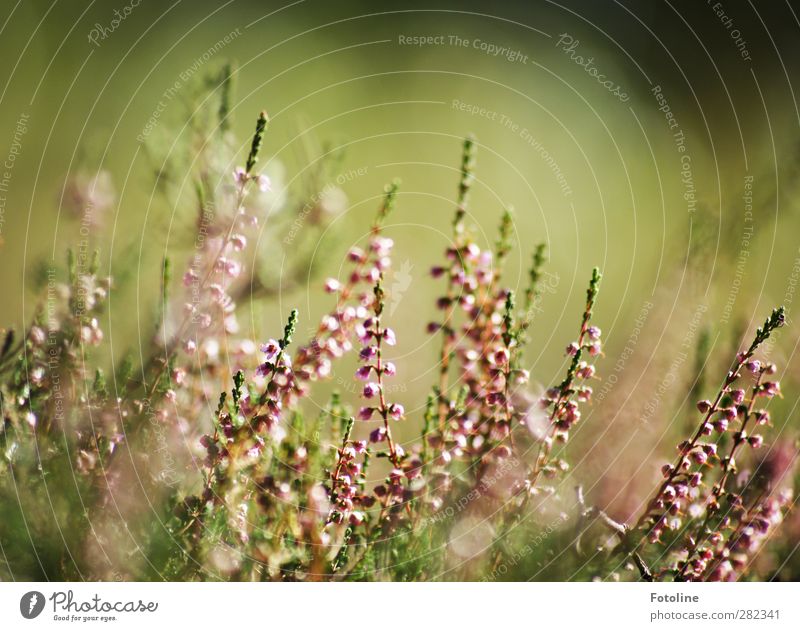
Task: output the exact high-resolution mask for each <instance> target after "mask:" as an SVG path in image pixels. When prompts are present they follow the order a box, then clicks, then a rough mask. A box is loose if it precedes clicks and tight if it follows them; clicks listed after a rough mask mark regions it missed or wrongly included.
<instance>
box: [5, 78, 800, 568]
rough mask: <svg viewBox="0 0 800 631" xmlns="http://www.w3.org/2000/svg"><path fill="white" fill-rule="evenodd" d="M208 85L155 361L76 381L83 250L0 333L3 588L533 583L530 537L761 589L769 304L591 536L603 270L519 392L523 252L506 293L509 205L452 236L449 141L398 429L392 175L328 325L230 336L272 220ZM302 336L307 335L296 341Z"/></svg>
mask: <svg viewBox="0 0 800 631" xmlns="http://www.w3.org/2000/svg"><path fill="white" fill-rule="evenodd" d="M230 80H231V73H230V70H229V69H228V71H227V72H224V73H223V76H222V79H221V81H222V85H223V87H224V88H225V89H223V90H222V93H223V101H222V104H221V105H220V107H219V115H220V116H221V119H220V121H219V130H217V132H218V133H217V132H215V134H216V136H215V138H216V139H215V140H214V142H215V143H218V144H211V145H209V147H210V148H207V147H206V145H208V143H209V142H210V140H209V139H208V138H206V139H205V140H206V142H204V143H202V144H201V146H203V147H204V148H203V149H202V150H201V154H202V155H201V156H200V159H198V161H197V164H198V165H199V166H198V167H197V173H196V176H197V186H196V190H195V193H196V197H197V198H196V199H195V201H194V203H195V204H196V208H197V209H198V210H197V217H196V222H195V224H194V236H195V238H196V239H195V240H196V244H197V245H196V247H195V249H194V254H193V255H192V256H191V257H189V260H188V262H187V264H186V269H185V271H184V273H183V274H182V284H183V289H182V290H178V291H177V292H174V288H173V283H172V280H171V279H172V273H173V272H172V270H173V267H174V263H173V262H172V261H171V260H170V259H165V260H164V261H163V264H162V267H161V279H160V281H161V300H160V313H159V318H158V324H157V327H158V331H157V332H156V333H155V334H154V340H155V341H156V344H154V349H155V350H154V351H153V352H152V354H151V355H150V356H149V357H143V358H142V360H141V365H139V366H138V367H136V368H135V367H134V366H133V362H132V361H130V360H129V361H127V362H125V363H124V364H123V365H120V366H118V367H114V370H113V375H111V379H109V377H108V376H107V374H106V371H104V370H102V369H101V368H99V367H97V368H90V367H91V366H94V365H95V364H98V365H99V362H94V360H93V358H92V355H91V353H90V351H91V350H92V349H93V348H95V347H97V346H99V345H101V344H102V342H103V334H102V330H101V327H100V321H101V317H102V314H103V307H104V303H105V300H106V299H107V296H108V293H109V291H111V290H112V288H113V284H112V281H111V280H109V279H103V278H100V277H99V276H98V269H99V267H98V265H97V259H96V258H95V259H94V260H91V259H87V257H86V255H85V253H81V254H80V255H79V256H78V257H76V256H74V255H70V258H69V261H68V266H67V274H66V277H65V279H59V278H58V274H57V273H56V272H53V274H52V279H50V281H51V282H48V286H47V295H46V296H45V300H44V303H43V304H44V306H43V307H42V309H41V310H40V312H39V313H37V316H36V317H35V318H34V321H33V322H32V323H31V325H30V327H29V328H28V330H27V331H26V332H25V334H24V335H23V336H22V338H21V339H20V340H19V341H17V340H16V338H15V335H14V334H13V333H12V332H11V331H9V332H7V333H6V334H5V341H4V344H3V349H2V355H0V376H1V377H2V381H1V382H0V395H1V396H2V399H1V400H2V413H3V426H2V428H1V431H0V448H1V449H0V452H1V453H2V457H3V474H2V477H0V505H2V506H3V508H4V519H3V521H2V523H0V543H1V544H2V553H3V560H4V563H3V565H2V566H0V575H2V576H3V577H4V578H6V577H7V578H49V579H58V578H106V579H107V578H112V577H113V578H124V579H138V578H145V579H153V578H160V579H163V578H167V579H178V580H205V579H216V580H365V579H366V580H426V579H441V578H450V577H458V578H462V579H468V580H475V579H480V578H484V579H487V578H488V579H497V578H503V577H506V574H505V572H504V571H502V568H508V567H509V566H514V567H517V568H519V569H520V571H524V568H527V567H529V557H530V558H533V557H536V558H537V561H536V562H537V563H539V565H540V566H541V564H542V560H541V557H538V556H537V554H535V553H534V550H533V549H532V548H531V546H530V545H529V544H525V543H524V541H525V538H526V537H528V536H529V535H530V533H531V532H533V533H534V535H535V536H536V537H538V538H537V539H536V541H542V540H543V539H542V538H543V537H544V538H546V537H552V539H551V541H552V542H553V543H554V544H556V543H557V545H558V546H560V547H562V549H563V550H570V552H568V553H564V554H565V558H566V560H568V561H569V562H570V567H571V568H572V570H571V572H572V575H571V577H572V578H580V579H588V578H596V577H599V578H606V577H607V576H609V575H614V576H616V575H618V574H619V571H620V568H623V571H625V572H628V575H626V576H627V577H628V578H641V579H645V580H736V579H739V578H743V577H751V578H760V577H759V576H754V568H755V567H756V566H755V565H754V558H755V557H756V555H757V554H758V553H759V551H760V550H761V549H762V548H763V547H765V546H768V545H770V540H771V539H772V538H773V537H774V534H775V532H776V531H777V529H778V528H779V527H780V522H781V520H782V518H783V516H784V515H785V514H786V511H787V510H788V509H789V507H790V505H791V495H790V486H791V485H790V482H791V480H790V477H791V471H792V464H791V463H792V460H793V455H794V454H793V453H791V449H784V450H782V451H776V452H775V453H772V452H771V451H770V452H768V453H767V454H766V455H763V456H759V455H758V454H760V453H764V451H765V450H766V449H767V448H766V446H765V438H764V432H765V430H766V429H767V428H768V427H769V425H770V420H771V413H770V411H769V410H768V403H769V401H770V399H772V398H773V397H775V396H778V395H780V386H779V383H778V381H777V380H776V379H775V378H774V375H775V374H776V371H777V369H776V367H775V365H773V364H772V363H769V362H765V361H762V360H761V359H759V357H758V352H759V349H760V347H761V345H762V344H763V343H764V342H765V341H766V340H767V339H768V338H769V337H770V335H771V334H772V333H773V332H774V331H775V330H776V329H777V328H778V327H780V326H781V325H782V324H783V322H784V312H783V310H782V309H776V310H775V311H774V312H773V313H772V315H771V316H770V317H769V318H768V319H767V321H766V322H765V323H764V325H763V326H762V327H761V328H759V329H758V330H757V332H756V335H755V338H754V340H753V342H752V344H751V345H750V346H749V347H747V349H746V350H744V351H742V352H740V353H739V354H737V356H736V358H735V360H734V362H733V364H732V366H731V368H730V370H729V371H728V373H727V375H726V376H725V378H724V379H723V382H722V385H721V386H720V388H719V390H718V392H717V394H716V396H715V397H714V398H713V399H711V400H705V399H704V400H701V401H699V403H698V404H697V410H698V413H699V415H700V419H699V422H698V425H697V428H696V430H695V431H694V432H693V434H692V435H691V436H689V437H688V438H687V439H686V440H685V441H683V442H681V444H680V445H679V446H678V455H677V456H676V459H675V461H674V462H673V463H669V464H666V465H664V467H663V469H662V472H663V481H662V482H661V483H660V484H659V486H658V488H657V490H656V491H655V493H654V495H653V496H652V498H650V499H649V500H647V501H646V503H645V505H644V510H643V511H642V513H641V515H640V516H639V517H638V518H637V519H636V520H635V521H633V520H632V525H628V524H627V523H626V522H625V521H623V520H616V519H613V518H612V517H610V516H609V515H608V514H607V513H606V511H605V510H603V509H602V508H599V507H595V506H591V505H589V503H588V500H589V499H591V498H590V497H589V498H587V497H584V493H583V490H582V488H580V487H579V488H578V492H577V494H573V493H572V492H571V491H570V492H565V490H564V489H565V488H569V489H572V488H573V487H574V482H573V481H572V480H570V479H569V478H570V475H571V471H570V468H571V462H572V461H574V458H575V456H574V454H572V453H570V452H569V451H568V449H567V447H568V446H571V443H570V436H571V435H574V433H576V432H577V431H579V430H580V431H586V432H590V433H591V432H592V431H593V429H592V428H591V425H589V426H587V422H586V420H584V419H585V415H586V410H587V408H588V406H590V405H591V403H592V396H593V384H594V383H595V382H596V380H597V379H598V374H597V372H598V368H597V367H596V362H598V360H600V359H602V357H603V341H602V334H601V330H600V328H599V326H598V325H597V324H596V323H595V321H594V320H595V309H596V305H597V302H598V300H599V296H600V282H601V274H600V271H599V270H598V269H596V268H595V269H593V270H591V273H590V275H589V279H588V287H587V289H586V299H585V303H584V308H583V311H582V313H580V314H579V317H577V318H576V323H575V324H576V334H575V337H574V339H573V340H572V341H569V342H568V344H567V345H566V348H565V352H564V356H565V357H564V359H565V365H566V371H565V373H564V374H563V377H562V378H560V380H558V381H557V382H556V383H555V384H553V385H552V386H550V387H546V388H543V387H539V386H538V385H537V384H536V383H535V381H533V380H532V378H531V374H530V372H531V371H530V369H529V368H526V366H527V365H528V364H527V363H526V361H525V350H526V347H527V346H528V345H529V344H530V342H531V340H532V338H533V335H534V334H535V332H536V330H535V324H536V322H535V318H534V314H535V311H536V308H537V298H538V296H539V295H540V292H541V282H542V277H543V268H544V265H545V263H546V256H545V248H544V245H537V246H535V247H534V248H533V251H532V252H531V253H530V256H531V264H530V268H529V272H528V275H527V279H528V282H527V285H526V286H525V287H524V288H523V289H522V291H517V292H515V291H514V290H513V289H512V288H511V287H509V286H508V285H507V284H505V283H506V282H507V281H506V279H505V278H504V269H505V266H506V265H505V264H506V262H507V257H508V255H509V253H510V250H511V235H512V232H513V227H514V215H513V212H512V211H511V210H510V209H505V210H503V212H502V213H501V214H500V221H499V228H498V236H497V240H496V243H495V244H494V247H493V248H485V247H481V245H480V243H479V241H478V239H477V237H476V234H475V231H474V230H473V229H472V228H471V227H470V225H469V223H468V221H467V218H468V206H469V203H470V192H471V189H472V187H473V185H474V182H475V169H476V153H477V148H478V144H477V141H476V140H475V139H474V138H472V137H468V138H467V139H466V140H465V142H464V145H463V152H462V159H461V163H460V181H459V184H458V189H457V196H456V206H455V211H454V217H453V221H452V225H451V228H452V238H451V242H450V244H449V245H448V247H447V248H446V251H445V252H444V253H443V257H442V262H441V263H440V264H439V265H437V266H435V267H434V268H433V269H432V270H431V276H432V282H435V283H438V284H439V285H441V286H442V290H441V297H440V298H438V299H437V301H436V308H437V311H438V314H439V315H438V317H437V318H436V319H435V321H433V322H431V323H429V324H428V325H427V327H426V331H420V334H427V335H430V336H433V338H434V340H435V341H436V342H437V347H438V358H437V361H438V363H437V367H436V375H435V383H434V384H431V387H430V390H429V394H428V396H427V401H426V403H425V404H424V405H420V406H419V407H418V408H415V409H419V410H421V411H420V412H416V411H415V412H412V413H409V414H406V411H405V409H404V407H403V405H402V404H401V403H400V402H399V401H397V400H395V397H394V396H393V391H392V389H391V387H390V384H391V380H392V379H394V378H396V377H397V373H398V368H397V366H396V365H395V363H394V362H393V361H392V349H393V347H395V345H396V344H397V343H398V340H397V336H396V334H395V332H394V330H393V328H392V322H391V320H392V318H393V317H398V316H396V315H394V314H393V315H390V314H389V313H388V311H387V308H386V301H387V295H386V290H385V286H386V279H387V277H388V274H390V273H391V270H392V264H393V262H392V252H393V247H394V242H393V240H392V239H391V237H390V236H388V235H387V231H388V228H387V220H388V219H389V218H390V217H391V216H392V214H393V213H396V212H402V209H401V208H397V207H401V206H402V204H401V203H400V202H401V198H400V184H399V183H398V182H392V183H390V184H389V185H387V186H386V188H385V190H384V193H383V196H382V200H381V202H380V204H379V205H378V208H377V211H376V215H375V219H374V221H373V223H372V226H371V228H370V230H369V232H368V234H367V236H366V239H365V242H364V243H362V244H359V245H357V246H355V247H353V248H351V249H350V251H349V252H348V254H347V262H348V267H347V269H346V270H345V271H344V273H343V276H342V277H341V278H333V277H331V278H327V279H326V280H324V281H320V282H319V284H320V285H321V287H320V291H321V292H323V293H325V294H327V295H328V296H329V298H330V301H331V302H332V306H331V307H330V309H329V310H328V312H327V313H325V315H324V316H323V317H322V318H321V320H320V322H319V323H318V324H317V325H316V326H312V327H308V325H307V323H306V324H302V325H301V323H302V322H303V318H304V317H305V316H304V314H302V313H300V312H299V310H297V309H292V310H291V311H290V312H289V314H288V315H287V316H286V321H285V325H284V328H283V331H282V333H280V332H279V331H277V332H275V333H273V335H275V338H274V339H266V340H256V339H253V337H252V335H251V334H248V333H249V332H244V331H243V330H242V327H241V326H240V324H239V321H238V319H237V313H238V311H239V306H238V305H239V304H240V302H241V301H242V300H246V299H247V298H248V296H250V299H260V298H264V297H268V296H269V295H270V291H262V292H261V293H259V292H255V294H254V293H253V292H252V291H250V292H248V289H250V290H252V289H253V287H254V286H256V285H257V286H258V288H260V289H261V290H265V288H266V287H267V286H268V283H267V284H265V281H264V280H263V279H262V280H260V281H258V283H256V280H255V279H256V276H255V274H254V271H253V270H248V269H247V262H248V261H251V260H253V259H252V257H245V256H244V253H245V252H246V251H247V248H248V247H251V243H252V241H253V237H254V236H255V234H254V233H255V230H256V228H259V227H261V228H263V229H264V230H265V231H266V232H269V231H270V230H271V229H272V228H273V227H274V226H272V225H271V224H270V217H271V214H270V213H269V212H266V213H265V212H262V211H263V210H264V204H267V206H269V205H270V204H271V203H272V202H271V201H269V200H267V201H265V199H264V198H263V197H262V194H269V192H270V189H274V187H275V183H274V182H272V181H271V179H270V177H268V175H267V173H266V172H263V171H259V168H258V167H259V165H260V164H262V163H263V155H264V154H265V152H267V151H268V150H269V149H268V147H269V133H268V127H269V118H268V116H267V114H266V113H265V112H262V113H261V114H259V115H258V117H257V119H256V124H255V130H254V132H253V135H252V138H251V140H250V142H249V143H248V144H249V148H248V151H247V156H246V159H245V160H244V162H243V165H242V166H239V167H235V168H233V169H230V168H227V165H226V163H225V161H224V160H220V159H219V158H220V155H218V154H216V153H215V151H214V147H220V148H225V149H224V151H223V149H220V152H223V153H224V152H229V153H230V154H231V155H233V154H235V152H234V151H233V150H232V149H231V148H232V146H233V142H232V139H231V136H230V135H231V131H230V129H229V124H228V113H229V111H230V105H229V103H228V102H227V99H229V98H230V97H229V87H230V86H229V82H230ZM198 133H199V132H198ZM309 203H310V204H311V205H310V206H308V204H302V205H300V208H302V209H303V210H302V213H303V216H304V217H306V218H308V221H309V226H308V230H310V231H311V233H312V234H314V231H315V230H316V229H318V228H319V227H320V226H324V225H325V222H324V220H322V219H318V220H317V219H313V218H314V217H315V213H314V212H310V213H306V212H305V210H306V209H307V208H317V206H319V204H320V198H319V197H316V198H312V201H311V202H309ZM317 210H319V209H317ZM265 215H266V225H260V224H263V223H264V220H265ZM198 238H199V241H198V240H197V239H198ZM301 258H302V256H301ZM300 265H302V264H300ZM292 269H295V268H292ZM296 269H301V267H298V268H296ZM290 276H291V277H292V278H294V279H295V280H296V279H298V278H299V277H300V274H296V273H295V272H294V271H293V272H291V273H290ZM312 282H314V283H316V282H317V281H316V280H314V281H312ZM302 330H310V331H313V334H312V335H311V337H310V339H307V340H298V339H297V338H298V337H300V336H301V333H300V331H302ZM348 355H353V356H354V357H353V358H354V360H355V361H356V362H357V368H356V369H355V372H354V374H353V377H352V379H353V382H354V383H356V384H358V386H357V390H356V392H357V397H348V396H346V395H343V394H341V393H338V392H334V393H333V394H332V395H330V397H329V400H328V403H327V405H325V406H324V409H322V410H319V409H317V410H315V409H314V408H313V406H312V405H310V402H311V400H312V395H313V393H314V392H315V391H317V389H322V388H323V387H324V382H325V381H326V380H329V379H330V378H331V376H332V375H333V371H334V365H335V364H336V363H337V362H341V361H342V360H343V359H344V358H345V357H346V356H348ZM411 433H414V434H415V435H416V438H415V439H414V440H410V441H409V440H401V439H400V437H401V436H403V437H405V436H408V435H410V434H411ZM741 463H746V465H742V464H741ZM143 472H146V475H143V474H142V473H143ZM134 481H135V482H134ZM145 504H146V505H147V506H148V507H149V509H150V513H149V514H148V513H147V512H145V511H143V510H142V506H144V505H145ZM74 506H80V507H81V510H80V511H74V510H72V508H73V507H74ZM154 517H155V519H154ZM544 524H547V525H546V526H545V525H544ZM553 524H556V526H553ZM589 541H591V542H592V543H593V544H594V545H593V546H592V547H589V546H587V545H586V544H587V542H589ZM34 542H36V543H34ZM537 545H538V544H537ZM111 548H113V549H114V551H113V552H112V551H111Z"/></svg>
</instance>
